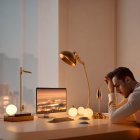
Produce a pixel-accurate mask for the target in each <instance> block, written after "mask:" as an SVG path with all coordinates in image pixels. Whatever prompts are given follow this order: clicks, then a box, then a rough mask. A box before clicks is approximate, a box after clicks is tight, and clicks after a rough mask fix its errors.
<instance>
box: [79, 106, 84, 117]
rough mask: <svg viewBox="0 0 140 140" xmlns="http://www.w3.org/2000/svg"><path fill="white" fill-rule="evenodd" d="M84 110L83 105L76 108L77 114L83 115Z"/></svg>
mask: <svg viewBox="0 0 140 140" xmlns="http://www.w3.org/2000/svg"><path fill="white" fill-rule="evenodd" d="M84 111H85V109H84V107H79V108H78V114H79V115H84Z"/></svg>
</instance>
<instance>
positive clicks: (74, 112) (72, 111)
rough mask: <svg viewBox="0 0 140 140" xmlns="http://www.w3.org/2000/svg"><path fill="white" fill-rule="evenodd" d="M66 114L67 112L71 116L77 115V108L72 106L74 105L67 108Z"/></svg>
mask: <svg viewBox="0 0 140 140" xmlns="http://www.w3.org/2000/svg"><path fill="white" fill-rule="evenodd" d="M68 114H69V116H71V117H75V116H76V115H77V109H76V108H74V107H72V108H70V109H69V110H68Z"/></svg>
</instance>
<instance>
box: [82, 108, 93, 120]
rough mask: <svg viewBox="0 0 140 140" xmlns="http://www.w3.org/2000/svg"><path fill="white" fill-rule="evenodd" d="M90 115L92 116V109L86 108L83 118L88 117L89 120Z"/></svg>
mask: <svg viewBox="0 0 140 140" xmlns="http://www.w3.org/2000/svg"><path fill="white" fill-rule="evenodd" d="M92 115H93V111H92V109H90V108H86V109H85V111H84V116H85V117H88V118H91V117H92Z"/></svg>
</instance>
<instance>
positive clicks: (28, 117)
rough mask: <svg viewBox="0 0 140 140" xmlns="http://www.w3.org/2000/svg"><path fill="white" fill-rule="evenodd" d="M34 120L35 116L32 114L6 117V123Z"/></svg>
mask: <svg viewBox="0 0 140 140" xmlns="http://www.w3.org/2000/svg"><path fill="white" fill-rule="evenodd" d="M31 120H34V116H32V115H31V113H23V114H15V115H14V116H4V121H8V122H20V121H31Z"/></svg>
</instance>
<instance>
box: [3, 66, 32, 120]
mask: <svg viewBox="0 0 140 140" xmlns="http://www.w3.org/2000/svg"><path fill="white" fill-rule="evenodd" d="M23 72H24V73H32V72H30V71H26V70H23V68H22V67H20V113H19V114H18V113H17V114H13V115H12V116H10V115H9V116H4V121H10V122H18V121H29V120H34V116H32V115H31V113H23V110H24V105H22V74H23ZM11 109H12V108H11Z"/></svg>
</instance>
